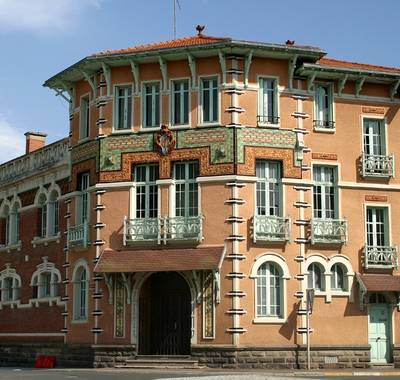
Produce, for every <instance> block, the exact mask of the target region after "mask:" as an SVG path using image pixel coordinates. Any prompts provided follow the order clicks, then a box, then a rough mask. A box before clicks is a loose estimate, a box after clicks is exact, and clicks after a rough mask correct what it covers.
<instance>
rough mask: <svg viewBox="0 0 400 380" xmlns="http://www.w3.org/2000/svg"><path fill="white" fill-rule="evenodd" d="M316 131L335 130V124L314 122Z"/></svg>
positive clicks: (320, 121)
mask: <svg viewBox="0 0 400 380" xmlns="http://www.w3.org/2000/svg"><path fill="white" fill-rule="evenodd" d="M313 126H314V128H315V129H331V130H334V129H335V122H334V121H333V120H313Z"/></svg>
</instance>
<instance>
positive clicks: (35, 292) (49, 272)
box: [31, 258, 61, 299]
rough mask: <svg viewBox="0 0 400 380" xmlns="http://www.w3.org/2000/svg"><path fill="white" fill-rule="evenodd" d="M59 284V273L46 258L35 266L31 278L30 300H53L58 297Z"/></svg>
mask: <svg viewBox="0 0 400 380" xmlns="http://www.w3.org/2000/svg"><path fill="white" fill-rule="evenodd" d="M60 282H61V275H60V271H59V270H58V269H57V268H56V267H55V265H54V264H53V263H49V262H48V261H47V258H44V262H43V263H42V264H40V265H38V266H37V270H36V272H35V273H34V274H33V276H32V280H31V286H32V298H34V299H36V298H38V299H43V298H54V297H58V296H59V284H60Z"/></svg>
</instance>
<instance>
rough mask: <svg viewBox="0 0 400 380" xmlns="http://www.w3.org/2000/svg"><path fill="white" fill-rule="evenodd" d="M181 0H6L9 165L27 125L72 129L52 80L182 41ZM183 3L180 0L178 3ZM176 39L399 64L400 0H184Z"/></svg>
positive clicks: (3, 99)
mask: <svg viewBox="0 0 400 380" xmlns="http://www.w3.org/2000/svg"><path fill="white" fill-rule="evenodd" d="M173 1H174V0H0V163H1V162H4V161H7V160H9V159H11V158H14V157H16V156H19V155H21V154H23V153H24V147H25V137H24V133H25V132H26V131H32V130H33V131H40V132H45V133H47V134H48V138H47V141H48V142H52V141H55V140H58V139H60V138H63V137H65V136H67V133H68V105H67V103H66V102H65V101H64V100H63V99H62V98H61V97H56V96H55V92H54V91H52V90H50V89H48V88H44V87H42V84H43V82H44V81H45V80H46V79H48V78H50V77H51V76H53V75H54V74H56V73H58V72H59V71H61V70H63V69H64V68H66V67H68V66H70V65H72V64H73V63H75V62H77V61H78V60H80V59H81V58H83V57H85V56H88V55H90V54H92V53H95V52H97V51H102V50H106V49H116V48H124V47H128V46H132V45H137V44H143V43H151V42H158V41H164V40H169V39H172V38H173ZM175 1H177V0H175ZM179 5H180V9H179V7H177V37H185V36H189V35H194V34H196V31H195V26H196V25H197V24H204V25H206V29H205V31H204V34H206V35H211V36H220V37H233V38H237V39H245V40H254V41H262V42H274V43H284V42H285V41H286V40H287V39H291V40H295V41H296V43H298V44H306V45H312V46H319V47H321V48H322V49H324V50H325V51H326V52H327V53H328V56H329V57H333V58H339V59H346V60H352V61H357V62H365V63H373V64H380V65H386V66H400V63H399V61H400V48H399V47H400V44H399V40H400V33H399V29H398V25H399V24H398V15H399V14H400V0H381V1H380V2H376V0H302V1H299V0H179Z"/></svg>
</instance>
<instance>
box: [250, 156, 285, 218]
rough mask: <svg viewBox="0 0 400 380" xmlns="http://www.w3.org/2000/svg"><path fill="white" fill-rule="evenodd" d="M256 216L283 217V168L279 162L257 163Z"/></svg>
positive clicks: (258, 161)
mask: <svg viewBox="0 0 400 380" xmlns="http://www.w3.org/2000/svg"><path fill="white" fill-rule="evenodd" d="M256 176H257V184H256V206H257V207H256V214H257V215H266V216H281V215H282V210H281V197H282V196H281V193H282V182H281V167H280V163H279V162H275V161H262V160H257V162H256Z"/></svg>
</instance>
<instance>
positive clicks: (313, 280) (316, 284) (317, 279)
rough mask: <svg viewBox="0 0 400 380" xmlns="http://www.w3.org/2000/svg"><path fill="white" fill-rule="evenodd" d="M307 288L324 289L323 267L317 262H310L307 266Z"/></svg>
mask: <svg viewBox="0 0 400 380" xmlns="http://www.w3.org/2000/svg"><path fill="white" fill-rule="evenodd" d="M308 288H310V289H316V290H325V279H324V269H323V268H322V266H321V265H320V264H318V263H311V264H310V265H309V267H308Z"/></svg>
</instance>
